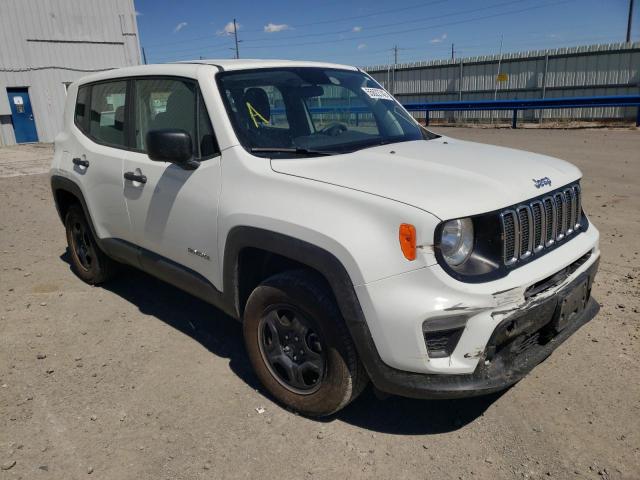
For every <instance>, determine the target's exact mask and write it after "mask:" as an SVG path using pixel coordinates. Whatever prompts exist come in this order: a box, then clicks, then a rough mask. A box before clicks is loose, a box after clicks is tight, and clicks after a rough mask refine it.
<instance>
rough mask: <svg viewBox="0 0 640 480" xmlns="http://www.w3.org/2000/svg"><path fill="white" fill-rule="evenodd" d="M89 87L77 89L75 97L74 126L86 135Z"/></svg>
mask: <svg viewBox="0 0 640 480" xmlns="http://www.w3.org/2000/svg"><path fill="white" fill-rule="evenodd" d="M89 91H90V90H89V87H88V86H86V85H85V86H82V87H80V88H78V96H77V97H76V110H75V115H74V122H75V124H76V126H77V127H78V128H79V129H80V130H82V131H83V132H84V133H87V121H86V120H87V118H88V113H89V105H88V104H89Z"/></svg>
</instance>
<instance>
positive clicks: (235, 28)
mask: <svg viewBox="0 0 640 480" xmlns="http://www.w3.org/2000/svg"><path fill="white" fill-rule="evenodd" d="M233 36H234V38H235V41H236V58H240V49H239V48H238V26H237V25H236V19H235V18H234V19H233Z"/></svg>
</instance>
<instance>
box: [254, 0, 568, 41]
mask: <svg viewBox="0 0 640 480" xmlns="http://www.w3.org/2000/svg"><path fill="white" fill-rule="evenodd" d="M575 1H576V0H561V1H554V2H550V3H545V4H542V5H535V6H532V7H527V8H521V9H519V10H512V11H510V12H500V13H494V14H491V15H484V16H480V17H473V18H468V19H465V20H457V21H453V22H447V23H440V24H433V25H426V26H422V27H416V28H410V29H403V30H395V31H393V32H385V33H378V34H372V35H363V36H358V37H351V38H338V39H333V40H322V41H317V42H300V43H296V44H295V45H294V46H296V47H298V46H306V45H319V44H327V43H339V42H347V41H353V40H366V39H369V38H380V37H386V36H390V35H398V34H403V33H409V32H418V31H423V30H431V29H433V28H438V27H446V26H451V25H459V24H463V23H469V22H475V21H478V20H486V19H489V18H495V17H502V16H506V15H513V14H517V13H523V12H528V11H530V10H535V9H539V8H546V7H555V6H557V5H561V4H563V3H569V2H575ZM291 46H292V45H291V44H290V43H283V44H279V45H260V46H255V47H253V46H252V47H247V48H252V49H261V48H278V47H291Z"/></svg>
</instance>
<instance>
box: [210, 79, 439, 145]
mask: <svg viewBox="0 0 640 480" xmlns="http://www.w3.org/2000/svg"><path fill="white" fill-rule="evenodd" d="M217 78H218V85H219V88H220V92H221V93H222V97H223V99H224V102H225V106H226V108H227V112H228V113H229V117H230V118H231V122H232V124H233V128H234V129H235V132H236V134H237V136H238V139H239V140H240V142H241V143H242V145H243V146H244V147H245V148H246V149H247V150H249V151H251V152H252V153H254V154H255V155H263V156H274V155H278V156H291V155H300V154H306V155H310V156H315V155H331V154H338V153H346V152H352V151H355V150H359V149H361V148H367V147H371V146H375V145H383V144H387V143H395V142H408V141H411V140H423V139H430V138H435V137H437V135H434V134H431V133H430V132H428V131H427V130H425V129H423V128H422V127H421V126H420V125H418V123H417V122H416V121H415V120H414V119H413V117H411V115H409V114H408V113H407V111H406V110H405V109H404V108H402V106H401V105H400V104H399V103H398V102H396V100H395V99H394V98H393V97H392V96H391V95H390V94H389V93H387V92H386V91H385V90H384V89H382V88H381V87H380V85H378V84H377V83H376V82H375V81H374V80H373V79H372V78H370V77H369V76H367V75H365V74H363V73H362V72H359V71H349V70H337V69H329V68H308V67H305V68H277V69H259V70H241V71H236V72H234V71H231V72H222V73H219V74H218V75H217Z"/></svg>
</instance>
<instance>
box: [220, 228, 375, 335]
mask: <svg viewBox="0 0 640 480" xmlns="http://www.w3.org/2000/svg"><path fill="white" fill-rule="evenodd" d="M245 248H257V249H260V250H266V251H268V252H271V253H274V254H277V255H280V256H282V257H285V258H289V259H291V260H295V261H297V262H299V263H302V264H303V265H307V266H308V267H310V268H313V269H314V270H317V271H318V272H320V273H321V274H322V275H323V276H324V277H325V279H326V280H327V282H329V285H331V288H332V290H333V293H334V295H335V297H336V300H337V301H338V306H339V307H340V311H341V312H342V316H343V317H344V318H345V320H346V321H347V323H351V322H356V323H359V322H362V323H364V315H363V314H362V311H361V310H360V304H359V302H358V300H357V297H356V293H355V290H354V289H353V283H352V282H351V278H350V277H349V274H348V273H347V271H346V270H345V268H344V266H343V265H342V263H340V261H339V260H338V259H337V258H336V257H335V256H334V255H333V254H331V253H329V252H328V251H326V250H324V249H322V248H320V247H318V246H316V245H313V244H311V243H308V242H305V241H303V240H299V239H297V238H293V237H289V236H287V235H283V234H281V233H276V232H272V231H270V230H264V229H261V228H255V227H246V226H240V227H234V228H233V229H231V231H230V232H229V234H228V235H227V242H226V247H225V253H224V276H223V278H224V291H229V290H230V289H231V290H233V291H234V295H233V303H234V306H235V308H236V311H237V315H236V316H237V317H238V318H239V317H240V312H241V308H240V307H241V306H240V304H239V298H238V291H237V288H236V287H237V285H238V283H239V278H238V275H239V272H238V258H239V256H240V252H241V251H242V250H243V249H245ZM356 305H357V308H356Z"/></svg>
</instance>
